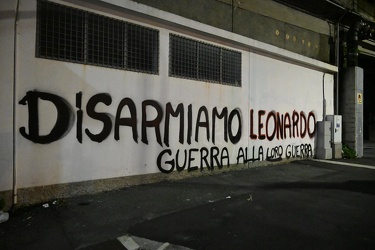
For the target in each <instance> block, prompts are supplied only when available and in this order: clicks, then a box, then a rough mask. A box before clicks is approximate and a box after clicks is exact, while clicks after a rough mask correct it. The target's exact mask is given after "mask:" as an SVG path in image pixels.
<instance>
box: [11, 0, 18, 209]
mask: <svg viewBox="0 0 375 250" xmlns="http://www.w3.org/2000/svg"><path fill="white" fill-rule="evenodd" d="M19 5H20V1H19V0H17V2H16V9H15V17H14V34H13V35H14V37H13V192H12V193H13V197H12V210H14V209H15V206H16V204H17V195H18V193H17V164H16V82H17V81H16V73H17V68H16V66H17V22H18V10H19Z"/></svg>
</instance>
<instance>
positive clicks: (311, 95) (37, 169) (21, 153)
mask: <svg viewBox="0 0 375 250" xmlns="http://www.w3.org/2000/svg"><path fill="white" fill-rule="evenodd" d="M35 6H36V4H35V1H21V5H20V8H21V13H23V14H22V15H21V16H20V22H19V42H18V50H17V51H18V52H17V58H18V64H17V93H16V100H17V103H18V101H19V100H21V99H22V98H23V97H24V96H25V95H26V93H27V92H28V91H32V90H37V91H40V92H47V93H52V94H55V95H58V96H60V97H62V98H64V99H65V100H66V101H67V102H68V103H69V104H70V105H71V107H72V108H73V110H74V112H75V111H76V110H77V109H76V108H75V106H76V99H75V98H76V93H78V92H82V94H83V97H82V109H83V111H84V118H83V141H82V143H79V142H78V140H77V138H76V124H77V123H76V121H77V120H76V119H75V122H74V124H73V126H72V128H71V130H70V131H69V133H68V134H67V135H66V136H65V137H63V138H61V139H60V140H58V141H56V142H52V143H50V144H36V143H33V142H31V141H29V140H28V139H26V138H25V137H23V136H22V135H21V134H20V133H17V136H16V138H15V139H16V149H17V150H16V164H17V167H18V173H19V174H18V182H19V188H26V187H33V186H42V185H50V184H59V183H69V182H78V181H85V180H95V179H105V178H112V177H121V176H132V175H139V174H148V173H157V172H159V169H158V168H157V164H156V163H157V158H158V156H159V154H160V153H161V152H162V151H163V150H166V149H170V150H171V151H172V154H173V155H175V154H176V152H177V150H180V157H181V156H183V155H184V154H183V153H184V151H183V150H185V149H186V150H190V149H197V150H201V149H202V148H207V149H210V148H212V147H214V146H217V147H218V148H219V149H220V150H221V149H222V148H224V147H226V148H227V149H228V152H229V156H230V163H231V164H235V163H236V159H237V155H238V150H239V148H240V147H242V148H246V147H248V148H249V151H250V148H251V147H253V146H255V147H260V146H262V147H264V150H266V149H267V148H272V147H275V146H279V145H281V146H282V147H284V148H285V147H287V146H288V145H300V144H311V145H312V147H314V146H315V142H314V140H315V139H314V138H312V139H311V138H309V137H308V136H307V137H305V138H299V137H296V138H286V139H279V140H277V139H274V140H272V141H268V140H259V139H258V140H250V139H249V134H250V131H249V130H250V116H249V111H250V109H254V111H255V112H258V110H265V111H272V110H275V111H277V112H280V113H284V112H289V113H290V114H291V113H292V112H293V111H294V110H296V111H298V112H300V111H303V112H305V113H309V112H310V111H312V112H314V113H315V114H316V118H317V120H321V117H322V109H323V96H322V93H323V88H322V86H323V84H322V80H323V73H322V72H321V71H318V70H312V69H310V66H311V65H310V66H309V68H306V67H302V66H298V65H297V64H292V63H289V62H284V61H281V60H280V59H275V58H271V57H267V56H265V55H260V54H256V53H254V52H250V51H253V50H252V49H254V46H260V47H261V48H262V49H264V50H268V49H270V50H271V51H270V53H271V55H272V57H274V54H277V53H281V58H285V57H288V56H291V57H295V58H301V59H304V60H306V61H308V63H310V64H311V63H313V64H316V66H317V67H316V68H320V67H326V66H327V65H322V64H321V63H320V62H317V61H315V60H312V59H307V58H304V57H301V56H299V55H295V54H292V53H290V52H285V51H281V50H279V49H277V48H274V47H270V46H268V45H265V44H260V43H258V42H256V41H253V40H251V39H247V38H244V37H240V36H237V35H233V34H230V35H229V33H226V32H220V34H219V35H220V36H227V37H226V39H232V38H235V39H238V40H240V42H241V43H243V44H250V47H249V48H248V49H243V50H241V53H242V87H241V88H239V87H231V86H226V85H220V84H213V83H206V82H196V81H192V80H185V79H179V78H174V77H169V76H168V53H169V47H168V46H169V32H170V30H168V29H166V28H163V27H160V26H158V25H157V23H155V26H154V28H157V29H158V30H159V31H160V57H159V64H160V66H159V75H149V74H144V73H136V72H130V71H123V70H115V69H108V68H101V67H95V66H88V65H81V64H74V63H68V62H61V61H54V60H46V59H40V58H36V57H35V31H36V26H35V25H36V22H35V18H36V17H35V13H36V11H35ZM138 7H139V6H138ZM139 8H140V9H138V11H142V10H143V9H142V8H141V7H139ZM147 9H148V8H147ZM101 14H105V13H101ZM152 14H155V15H161V14H163V13H159V11H157V10H155V9H152ZM119 18H120V17H119ZM175 18H177V17H175ZM120 19H123V18H120ZM123 20H126V21H130V22H132V20H128V19H123ZM174 21H176V20H174ZM177 21H181V20H177ZM149 25H150V24H147V25H146V26H149ZM194 25H195V26H197V25H198V24H197V23H194ZM200 25H201V24H199V25H198V26H199V27H201V26H200ZM152 27H153V26H152ZM202 27H203V28H204V29H203V30H204V31H206V30H208V29H212V30H211V33H214V32H216V31H217V30H216V29H214V28H212V27H211V28H210V27H209V26H202ZM181 32H184V30H183V29H181ZM173 33H178V32H176V30H174V32H173ZM190 33H191V32H189V34H190ZM183 35H184V36H187V35H186V34H183ZM193 38H194V39H201V38H202V36H201V35H200V36H199V38H196V37H193ZM215 41H217V43H216V44H217V45H219V46H224V45H222V43H221V42H220V37H216V38H215ZM210 43H214V42H212V41H210ZM214 44H215V43H214ZM225 44H228V41H225ZM5 45H6V44H5ZM5 45H4V43H3V42H1V46H5ZM6 46H9V45H6ZM228 48H230V49H235V48H237V50H238V44H237V42H236V45H235V46H234V47H230V46H228ZM290 60H291V58H289V59H288V61H290ZM298 64H299V65H300V64H301V63H300V62H299V63H298ZM332 70H333V71H334V68H332V67H331V66H327V68H326V69H325V71H332ZM98 93H108V94H109V95H110V96H111V98H112V103H111V105H109V106H105V105H104V104H98V105H97V107H96V110H97V111H101V112H106V113H109V114H111V117H112V118H113V120H114V117H115V115H116V111H117V106H118V104H119V102H120V101H121V100H122V99H123V98H126V97H128V98H131V99H132V100H133V101H134V103H135V105H136V109H137V119H138V121H137V130H138V143H136V142H135V141H134V140H133V137H132V133H131V129H130V128H129V127H120V140H119V141H116V140H115V139H114V131H113V124H112V130H111V134H110V135H109V136H108V138H106V139H105V140H104V141H103V142H101V143H97V142H93V141H91V140H90V139H89V137H88V136H87V135H86V133H85V132H84V130H85V129H89V130H90V131H91V132H92V133H98V132H100V131H101V129H102V126H103V125H102V123H101V122H100V121H97V120H94V119H92V118H90V117H88V116H87V114H86V112H85V109H86V104H87V102H88V100H89V99H90V98H91V97H92V96H93V95H95V94H98ZM325 95H326V99H327V114H333V75H332V74H326V75H325ZM149 99H151V100H155V101H157V102H158V103H159V105H160V106H161V107H162V109H163V111H165V106H166V104H167V103H168V102H171V104H172V105H173V107H174V108H176V106H177V105H178V104H180V103H182V104H183V105H184V109H185V112H184V114H185V126H184V143H183V144H181V143H179V141H178V133H179V124H178V119H177V118H172V119H171V125H170V127H169V132H170V145H169V147H167V146H166V145H165V144H164V143H163V145H162V146H161V145H159V144H158V142H157V141H156V137H155V130H154V129H153V128H147V135H148V141H149V142H148V144H145V143H143V142H142V141H141V136H142V129H141V123H142V109H141V107H142V102H143V101H144V100H149ZM2 103H3V102H2ZM39 103H40V110H39V122H40V134H41V135H43V134H48V132H49V131H50V130H51V127H52V126H53V125H54V123H55V121H56V111H55V108H54V107H53V106H52V105H51V103H49V102H46V101H40V102H39ZM190 104H191V105H192V114H193V116H192V117H193V121H192V124H193V129H192V142H191V144H190V145H189V144H188V143H187V139H186V134H187V126H188V125H187V110H188V106H189V105H190ZM202 106H205V107H206V108H207V110H208V113H209V122H210V139H209V140H207V139H206V132H205V129H204V128H202V127H201V128H199V140H198V142H196V141H195V140H194V136H195V129H194V127H195V124H196V119H197V114H198V110H199V108H200V107H202ZM215 107H217V108H218V110H219V112H220V111H221V110H222V109H223V108H224V107H227V108H228V112H231V111H232V110H234V109H236V108H237V109H239V110H240V111H241V118H242V119H241V122H242V124H241V125H242V136H241V139H240V141H239V142H238V143H237V144H232V143H231V142H230V141H228V142H225V141H224V139H223V137H224V136H223V131H224V126H223V125H222V120H218V121H217V127H216V137H215V139H216V142H215V144H213V142H212V133H211V132H212V131H211V126H212V120H211V113H212V110H213V108H215ZM4 113H5V114H6V115H7V114H8V113H7V111H3V110H2V115H3V114H4ZM147 115H148V117H149V118H148V119H152V117H153V115H155V112H154V110H153V109H152V108H150V109H147ZM127 116H129V113H128V110H127V109H124V110H123V112H122V117H127ZM16 120H17V123H16V129H17V131H18V129H19V128H20V127H26V131H27V130H28V129H27V128H28V108H27V106H24V105H17V106H16ZM113 120H112V123H114V121H113ZM201 121H204V119H203V120H201ZM233 121H234V122H233V128H232V130H233V131H234V133H235V132H236V128H237V127H238V124H236V119H234V120H233ZM164 122H165V120H164V117H163V120H162V122H161V125H160V131H161V138H162V140H163V137H164ZM257 126H258V125H257V124H254V129H255V130H257V129H258V128H257ZM8 127H9V122H8ZM7 150H9V148H7ZM285 153H286V152H285V151H284V153H283V157H285ZM165 156H167V155H165ZM170 158H172V157H165V158H163V160H164V161H165V160H170ZM191 158H195V160H192V164H191V165H192V166H199V165H200V158H199V151H197V152H195V151H192V156H191ZM8 161H9V159H8ZM180 164H182V162H181V163H180ZM198 171H199V170H198ZM8 172H9V167H8ZM0 178H1V183H6V184H5V185H1V189H0V190H7V189H9V188H10V186H9V185H10V181H9V174H8V175H7V176H0Z"/></svg>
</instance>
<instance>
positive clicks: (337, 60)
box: [335, 10, 348, 115]
mask: <svg viewBox="0 0 375 250" xmlns="http://www.w3.org/2000/svg"><path fill="white" fill-rule="evenodd" d="M347 12H348V11H347V10H346V11H345V13H344V14H343V15H342V16H341V17H340V19H339V20H338V22H337V31H336V33H337V34H336V66H337V68H338V70H339V71H338V72H337V73H336V82H335V85H336V105H335V106H336V107H335V114H336V115H338V114H339V83H340V81H339V80H340V23H341V20H342V19H343V18H344V16H345V15H346V13H347Z"/></svg>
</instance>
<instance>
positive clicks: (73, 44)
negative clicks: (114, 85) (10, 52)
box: [36, 0, 159, 74]
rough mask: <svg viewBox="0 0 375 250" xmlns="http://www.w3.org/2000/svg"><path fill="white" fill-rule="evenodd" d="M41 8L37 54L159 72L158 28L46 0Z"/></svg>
mask: <svg viewBox="0 0 375 250" xmlns="http://www.w3.org/2000/svg"><path fill="white" fill-rule="evenodd" d="M37 11H38V14H37V41H36V56H37V57H40V58H47V59H53V60H59V61H69V62H75V63H82V64H90V65H97V66H102V67H110V68H117V69H124V70H131V71H139V72H146V73H151V74H158V72H159V31H158V30H155V29H151V28H146V27H143V26H140V25H136V24H132V23H129V22H124V21H121V20H116V19H113V18H109V17H106V16H102V15H98V14H95V13H91V12H87V11H83V10H79V9H75V8H71V7H67V6H64V5H61V4H56V3H52V2H48V1H46V0H38V10H37Z"/></svg>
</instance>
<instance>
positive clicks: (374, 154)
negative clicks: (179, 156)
mask: <svg viewBox="0 0 375 250" xmlns="http://www.w3.org/2000/svg"><path fill="white" fill-rule="evenodd" d="M0 249H1V250H3V249H4V250H6V249H97V250H99V249H106V250H109V249H150V250H154V249H159V250H163V249H169V250H170V249H181V250H183V249H375V144H365V146H364V157H363V158H358V159H353V160H349V159H342V160H329V161H319V160H303V161H295V162H292V163H289V164H281V165H273V166H267V167H254V168H249V169H246V170H240V171H231V172H225V173H222V174H215V175H207V176H201V177H194V178H188V179H183V180H178V181H164V182H159V183H154V184H148V185H141V186H134V187H130V188H125V189H120V190H114V191H110V192H104V193H100V194H94V195H85V196H80V197H73V198H68V199H60V200H52V201H50V202H48V203H45V204H38V205H35V206H32V207H25V208H19V209H17V210H15V211H13V212H11V213H10V217H9V220H8V221H6V222H3V223H0Z"/></svg>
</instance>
